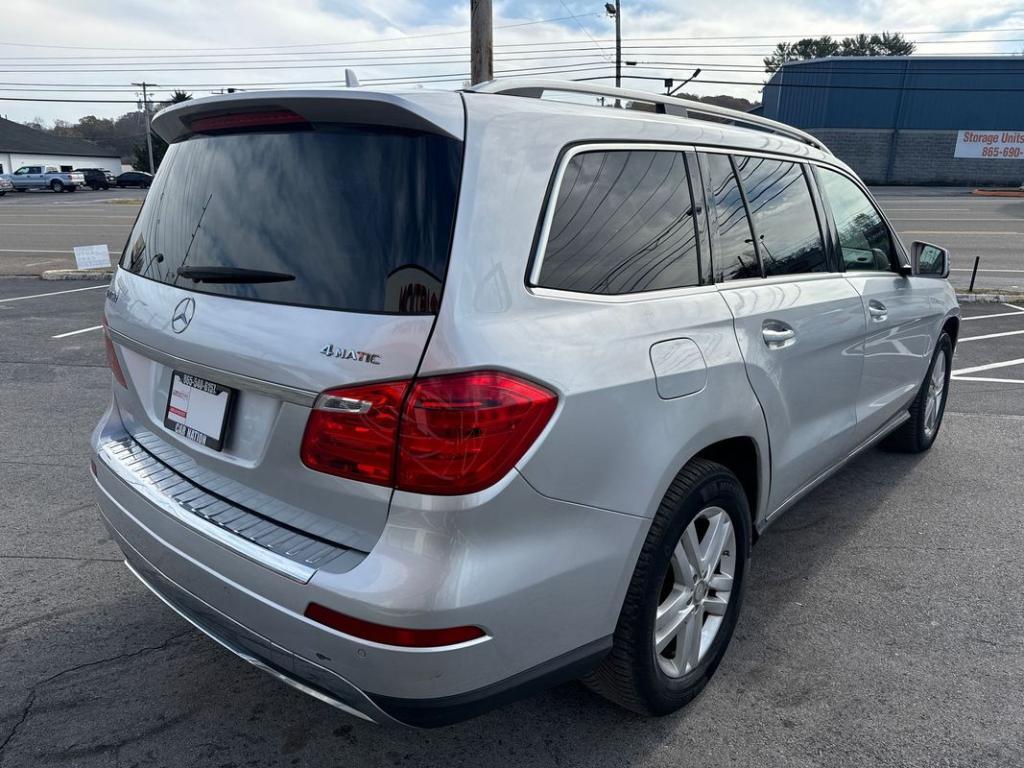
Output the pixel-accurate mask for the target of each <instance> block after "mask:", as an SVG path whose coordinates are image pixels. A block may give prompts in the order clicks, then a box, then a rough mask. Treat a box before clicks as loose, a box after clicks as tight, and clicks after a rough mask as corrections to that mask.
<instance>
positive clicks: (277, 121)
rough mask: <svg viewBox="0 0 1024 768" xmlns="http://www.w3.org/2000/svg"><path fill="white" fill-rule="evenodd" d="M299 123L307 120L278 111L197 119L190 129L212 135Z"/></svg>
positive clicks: (290, 113) (190, 125)
mask: <svg viewBox="0 0 1024 768" xmlns="http://www.w3.org/2000/svg"><path fill="white" fill-rule="evenodd" d="M299 123H303V124H304V123H306V118H304V117H302V115H297V114H295V113H294V112H292V111H290V110H287V109H277V110H273V111H270V112H237V113H235V114H232V115H215V116H213V117H197V118H196V119H195V120H193V121H192V122H190V123H189V128H191V129H192V130H193V131H194V132H196V133H212V132H214V131H237V130H243V129H246V128H268V127H274V126H279V125H296V124H299Z"/></svg>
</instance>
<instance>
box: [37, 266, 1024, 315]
mask: <svg viewBox="0 0 1024 768" xmlns="http://www.w3.org/2000/svg"><path fill="white" fill-rule="evenodd" d="M26 266H30V265H26ZM1007 306H1009V305H1007ZM1014 315H1024V311H1022V310H1017V311H1016V312H996V313H995V314H993V315H975V316H974V317H961V318H960V320H961V321H962V322H965V323H966V322H967V321H968V320H988V319H989V318H990V317H1013V316H1014Z"/></svg>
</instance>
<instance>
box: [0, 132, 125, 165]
mask: <svg viewBox="0 0 1024 768" xmlns="http://www.w3.org/2000/svg"><path fill="white" fill-rule="evenodd" d="M23 165H56V166H59V167H60V169H61V170H62V171H64V170H67V171H70V170H73V169H75V168H105V169H107V170H109V171H110V172H111V173H113V174H118V173H121V158H120V156H118V154H117V153H116V152H114V151H113V150H110V149H104V148H103V147H100V146H98V145H96V144H93V143H92V142H91V141H86V140H85V139H67V138H64V137H63V136H53V135H51V134H49V133H46V132H45V131H37V130H36V129H35V128H29V127H28V126H27V125H22V124H21V123H15V122H13V121H11V120H4V119H3V118H0V173H14V171H16V170H18V169H19V168H20V167H21V166H23Z"/></svg>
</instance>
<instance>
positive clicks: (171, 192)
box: [105, 93, 462, 551]
mask: <svg viewBox="0 0 1024 768" xmlns="http://www.w3.org/2000/svg"><path fill="white" fill-rule="evenodd" d="M417 98H419V101H417ZM461 110H462V103H461V99H460V98H459V96H458V95H457V94H445V95H443V98H442V95H441V94H430V95H429V96H428V95H424V96H422V97H410V98H409V99H406V98H404V97H396V96H389V95H385V94H379V95H378V94H372V93H359V94H358V95H353V96H352V97H346V96H343V95H339V94H329V95H328V94H322V93H320V94H312V95H310V94H305V95H301V98H300V97H293V98H288V97H282V96H280V95H277V94H275V95H274V96H273V97H272V100H271V99H270V98H268V99H260V98H258V97H255V98H254V97H253V96H249V95H246V97H245V98H244V99H239V98H235V99H231V98H228V99H217V100H213V101H212V102H211V100H205V101H200V102H195V103H191V104H189V105H188V106H187V107H186V108H184V109H182V108H176V109H175V110H173V111H172V114H170V115H169V116H164V119H163V120H161V119H160V117H158V119H157V120H156V122H155V127H156V128H157V130H160V129H161V127H162V128H163V129H164V130H163V131H162V133H163V135H164V137H165V138H166V139H169V140H170V141H171V144H170V147H169V149H168V152H167V155H166V156H165V158H164V160H163V163H162V165H161V167H160V170H159V173H158V174H157V176H156V178H155V180H154V183H153V186H152V188H151V189H150V191H149V194H148V195H147V198H146V202H145V204H144V205H143V207H142V211H141V213H140V215H139V218H138V220H137V222H136V224H135V226H134V228H133V230H132V233H131V236H130V237H129V239H128V243H127V245H126V247H125V249H124V253H123V255H122V258H121V262H120V268H119V269H118V271H117V274H116V276H115V278H114V282H113V284H112V286H111V289H110V290H109V291H108V301H107V304H106V309H105V312H106V321H107V325H108V328H109V332H110V336H111V340H112V342H113V344H114V347H115V349H116V352H117V355H118V357H119V359H120V363H121V366H122V369H123V372H124V378H125V382H126V384H127V386H126V387H121V386H120V385H119V384H117V383H115V384H114V394H115V399H116V402H117V404H118V406H119V410H120V412H121V416H122V421H123V422H124V424H125V428H126V429H127V430H128V432H129V433H130V434H131V435H132V436H133V437H134V438H135V439H136V440H137V441H138V442H139V443H140V444H142V445H144V446H146V448H147V450H149V451H150V453H152V454H153V455H155V456H158V457H159V458H160V460H161V461H163V462H164V463H166V464H168V465H170V466H171V467H172V468H174V469H175V470H176V471H178V472H179V473H181V474H183V475H185V476H186V477H188V478H190V479H191V480H193V481H194V482H195V483H197V484H198V485H200V486H201V487H203V488H205V489H207V490H209V491H210V492H211V493H215V494H216V495H217V496H219V497H221V498H223V499H225V500H227V501H229V502H232V503H234V504H237V505H238V506H241V507H244V508H246V509H248V510H251V511H253V512H256V513H257V514H259V515H262V516H264V517H267V518H271V519H273V520H276V521H278V522H280V523H283V524H285V525H287V526H289V527H291V528H294V529H298V530H300V531H304V532H306V533H309V534H311V535H314V536H316V537H318V538H321V539H325V540H327V541H330V542H334V543H337V544H341V545H343V546H346V547H351V548H354V549H359V550H362V551H369V549H370V548H372V546H373V544H374V543H375V542H376V541H377V539H378V538H379V536H380V533H381V531H382V530H383V527H384V524H385V521H386V518H387V510H388V504H389V501H390V497H391V489H390V488H389V487H387V486H385V485H373V484H369V483H364V482H358V481H355V480H350V479H345V478H342V477H337V476H334V475H331V474H325V473H322V472H317V471H314V470H312V469H310V468H309V467H307V466H306V465H305V464H304V463H303V461H302V459H301V457H300V449H301V446H302V440H303V433H304V430H305V428H306V424H307V421H308V419H309V415H310V412H311V407H312V405H313V403H314V401H315V399H316V396H317V393H320V392H322V391H324V390H327V389H332V388H336V387H341V386H348V385H352V384H358V383H362V382H371V381H382V380H389V379H403V378H404V379H408V378H411V377H412V376H413V375H414V374H415V372H416V369H417V367H418V365H419V361H420V358H421V356H422V354H423V350H424V347H425V345H426V343H427V339H428V336H429V334H430V331H431V328H432V326H433V322H434V316H435V314H436V311H437V307H438V303H439V301H440V295H441V288H442V284H443V281H444V276H445V270H446V268H447V263H448V252H449V247H450V239H451V233H452V227H453V225H454V216H455V207H456V202H457V191H458V182H459V177H460V173H461V159H462V142H461V126H462V118H461ZM456 118H457V119H456ZM354 121H357V122H354Z"/></svg>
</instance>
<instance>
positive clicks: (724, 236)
mask: <svg viewBox="0 0 1024 768" xmlns="http://www.w3.org/2000/svg"><path fill="white" fill-rule="evenodd" d="M705 157H706V158H707V164H708V172H709V174H710V176H711V179H710V181H711V194H712V197H713V199H714V204H715V219H716V221H717V223H718V243H717V247H716V249H715V253H714V255H713V263H714V272H715V282H716V283H721V282H724V281H726V280H740V279H743V278H745V277H761V265H760V263H758V260H757V252H756V251H755V250H754V234H753V232H752V231H751V229H750V220H749V219H748V218H747V209H746V207H745V206H744V205H743V196H742V195H741V194H740V188H739V185H738V184H737V183H736V175H735V174H734V173H733V168H732V161H731V160H730V159H729V156H728V155H719V154H708V155H705Z"/></svg>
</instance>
